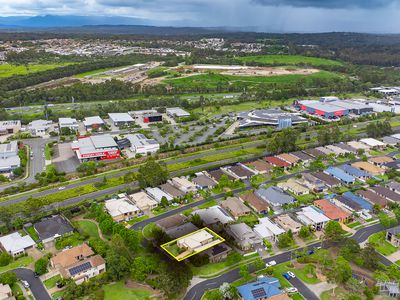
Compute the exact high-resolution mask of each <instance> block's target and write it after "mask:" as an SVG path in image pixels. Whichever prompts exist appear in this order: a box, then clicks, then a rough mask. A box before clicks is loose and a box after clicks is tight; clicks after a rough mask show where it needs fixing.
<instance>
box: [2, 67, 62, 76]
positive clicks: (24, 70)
mask: <svg viewBox="0 0 400 300" xmlns="http://www.w3.org/2000/svg"><path fill="white" fill-rule="evenodd" d="M65 65H67V64H40V65H28V66H22V65H21V66H17V65H10V64H0V77H10V76H13V75H26V74H29V73H35V72H41V71H46V70H50V69H55V68H58V67H62V66H65Z"/></svg>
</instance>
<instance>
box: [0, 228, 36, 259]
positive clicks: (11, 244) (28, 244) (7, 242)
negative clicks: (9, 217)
mask: <svg viewBox="0 0 400 300" xmlns="http://www.w3.org/2000/svg"><path fill="white" fill-rule="evenodd" d="M0 245H1V248H2V249H3V250H4V251H6V252H7V253H8V254H10V255H11V256H14V257H15V256H19V255H22V254H25V251H26V250H28V249H31V248H33V247H34V246H35V245H36V243H35V241H34V240H33V239H32V238H31V237H30V236H29V235H24V236H22V235H21V234H20V233H19V232H13V233H11V234H8V235H5V236H2V237H0Z"/></svg>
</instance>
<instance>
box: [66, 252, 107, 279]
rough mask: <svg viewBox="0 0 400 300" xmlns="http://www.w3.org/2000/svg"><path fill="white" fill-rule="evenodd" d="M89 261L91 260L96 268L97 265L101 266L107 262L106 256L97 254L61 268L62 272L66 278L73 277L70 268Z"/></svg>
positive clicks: (91, 263)
mask: <svg viewBox="0 0 400 300" xmlns="http://www.w3.org/2000/svg"><path fill="white" fill-rule="evenodd" d="M87 262H90V265H91V266H92V268H96V267H98V266H101V265H102V264H105V263H106V261H105V260H104V258H103V257H101V256H100V255H98V254H97V255H94V256H91V257H89V258H86V259H83V260H80V261H77V262H76V263H74V264H72V265H70V266H67V267H65V268H61V270H60V273H61V275H62V276H63V277H64V278H69V277H71V273H70V272H69V270H71V269H72V268H74V267H77V266H80V265H83V264H85V263H87Z"/></svg>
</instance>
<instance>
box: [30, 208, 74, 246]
mask: <svg viewBox="0 0 400 300" xmlns="http://www.w3.org/2000/svg"><path fill="white" fill-rule="evenodd" d="M33 228H34V229H35V231H36V233H37V234H38V236H39V239H40V241H41V242H42V243H43V246H44V247H45V248H47V247H51V246H53V244H54V241H55V240H56V239H57V238H60V237H62V236H65V235H68V234H71V233H73V231H74V228H73V227H72V226H71V224H70V223H69V221H68V220H67V219H66V218H65V217H64V216H62V215H55V216H52V217H48V218H44V219H42V220H41V221H40V222H38V223H35V224H33Z"/></svg>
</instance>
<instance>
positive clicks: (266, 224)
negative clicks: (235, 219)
mask: <svg viewBox="0 0 400 300" xmlns="http://www.w3.org/2000/svg"><path fill="white" fill-rule="evenodd" d="M259 221H260V223H259V224H257V225H256V226H254V232H255V233H257V235H258V236H259V237H260V238H262V239H267V240H269V241H271V242H275V241H277V240H278V237H279V236H280V235H281V234H283V233H285V230H283V229H282V228H281V227H280V226H278V225H277V224H275V223H274V222H272V221H271V220H270V219H269V218H267V217H265V218H260V219H259Z"/></svg>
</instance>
